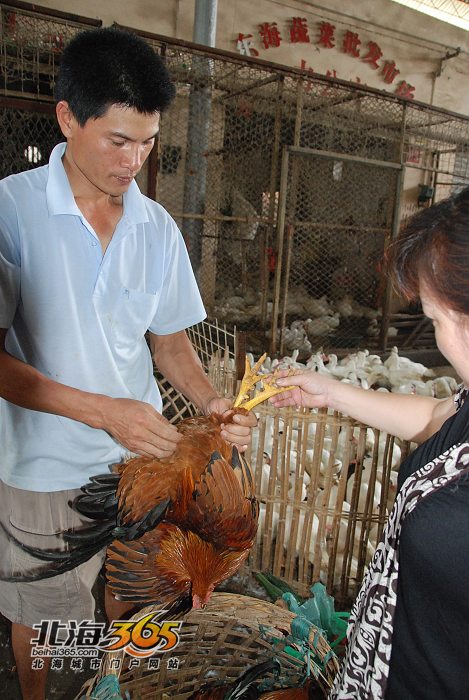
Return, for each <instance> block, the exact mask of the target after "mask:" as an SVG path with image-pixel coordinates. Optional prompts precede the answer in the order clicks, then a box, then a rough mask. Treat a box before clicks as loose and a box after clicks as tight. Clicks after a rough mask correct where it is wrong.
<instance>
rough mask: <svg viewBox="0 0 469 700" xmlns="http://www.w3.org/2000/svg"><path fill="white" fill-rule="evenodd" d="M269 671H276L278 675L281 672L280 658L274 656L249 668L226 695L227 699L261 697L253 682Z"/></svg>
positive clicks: (238, 699) (236, 699)
mask: <svg viewBox="0 0 469 700" xmlns="http://www.w3.org/2000/svg"><path fill="white" fill-rule="evenodd" d="M267 673H274V675H275V676H276V677H278V675H279V673H280V662H279V661H278V659H275V658H272V659H269V660H268V661H264V662H262V663H260V664H257V665H256V666H252V667H251V668H248V670H247V671H246V672H245V673H243V675H242V676H240V677H239V678H238V681H237V683H236V685H235V686H234V688H233V689H232V690H231V691H230V692H229V693H228V694H227V695H226V696H225V700H242V698H244V699H245V700H248V698H253V699H254V698H257V697H260V694H259V692H258V691H257V690H255V691H254V688H253V687H252V684H253V683H254V682H255V681H257V680H259V679H260V678H263V677H264V676H265V675H266V674H267ZM253 691H254V692H253Z"/></svg>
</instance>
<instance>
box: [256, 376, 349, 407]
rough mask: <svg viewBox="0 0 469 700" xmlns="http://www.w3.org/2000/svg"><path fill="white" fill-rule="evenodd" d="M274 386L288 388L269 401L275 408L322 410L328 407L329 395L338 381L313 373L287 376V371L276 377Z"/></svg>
mask: <svg viewBox="0 0 469 700" xmlns="http://www.w3.org/2000/svg"><path fill="white" fill-rule="evenodd" d="M276 384H277V385H278V386H279V387H282V386H285V387H290V388H289V389H285V391H284V392H282V393H281V394H276V395H275V396H273V397H272V398H271V399H269V401H270V403H271V404H272V405H273V406H275V407H276V408H282V407H283V406H298V408H300V407H302V406H304V407H307V408H323V407H324V406H329V405H330V402H331V393H332V392H333V391H334V389H336V387H337V385H338V381H337V380H336V379H332V378H331V377H327V376H324V375H323V374H319V373H318V372H313V371H307V372H303V371H301V370H300V371H298V372H297V373H296V374H289V371H288V370H282V371H280V372H279V373H278V376H276ZM292 386H293V388H291V387H292Z"/></svg>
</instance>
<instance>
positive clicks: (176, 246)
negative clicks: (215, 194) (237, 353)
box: [149, 214, 207, 335]
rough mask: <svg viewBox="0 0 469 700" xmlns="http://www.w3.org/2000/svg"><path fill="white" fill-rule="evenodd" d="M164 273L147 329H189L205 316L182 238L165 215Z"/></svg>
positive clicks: (160, 332) (161, 331)
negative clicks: (155, 305)
mask: <svg viewBox="0 0 469 700" xmlns="http://www.w3.org/2000/svg"><path fill="white" fill-rule="evenodd" d="M165 238H166V242H165V262H164V275H163V280H162V284H161V289H160V297H159V302H158V308H157V311H156V314H155V316H154V318H153V320H152V323H151V324H150V327H149V330H150V331H151V332H152V333H155V334H156V335H168V334H170V333H177V332H178V331H181V330H184V329H185V328H189V327H190V326H192V325H194V324H196V323H199V322H200V321H202V320H203V319H204V318H205V317H206V315H207V314H206V312H205V308H204V305H203V302H202V298H201V296H200V292H199V288H198V285H197V282H196V279H195V276H194V272H193V270H192V265H191V262H190V258H189V254H188V252H187V248H186V245H185V243H184V239H183V237H182V234H181V232H180V231H179V229H178V227H177V225H176V222H175V221H174V220H173V219H172V218H171V217H170V216H169V215H168V214H167V221H166V237H165Z"/></svg>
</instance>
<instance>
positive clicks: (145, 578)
mask: <svg viewBox="0 0 469 700" xmlns="http://www.w3.org/2000/svg"><path fill="white" fill-rule="evenodd" d="M264 359H265V355H264V356H263V357H261V358H260V360H258V362H257V363H256V364H255V365H254V366H253V367H252V368H251V367H250V365H249V362H248V361H246V373H245V376H244V378H243V380H242V382H241V388H240V392H239V395H238V397H237V399H236V400H235V402H234V404H233V407H232V409H231V413H229V414H226V413H225V414H223V416H222V415H219V414H216V413H214V414H211V415H209V416H197V417H194V418H188V419H186V420H182V421H180V423H179V424H178V426H177V428H178V431H179V432H180V433H181V434H182V436H183V438H182V439H181V440H180V441H179V442H178V444H177V447H176V449H175V451H174V453H173V454H172V455H171V456H170V457H166V458H162V459H156V458H148V457H136V458H134V459H131V460H129V461H127V462H125V463H123V464H121V465H118V468H117V472H116V473H111V474H105V475H100V476H96V477H92V479H91V481H90V483H89V484H87V485H86V486H84V487H83V488H82V491H83V494H82V495H80V496H78V497H77V498H76V499H75V501H74V502H73V504H72V507H73V508H74V509H75V510H77V511H78V512H79V513H81V514H82V515H84V516H86V517H88V518H91V519H92V520H94V521H95V522H94V524H93V525H92V526H91V527H88V528H86V529H83V530H79V531H75V532H70V531H69V532H64V533H62V536H63V538H64V540H66V542H67V543H68V545H69V549H68V551H44V550H40V549H37V548H32V547H29V546H27V545H24V544H22V543H21V542H19V541H18V540H16V539H14V542H15V544H17V545H18V546H19V547H21V548H22V549H23V550H25V551H27V552H28V553H30V554H32V555H33V556H35V557H37V558H38V559H41V560H44V561H49V562H50V565H49V566H48V567H47V568H46V569H40V570H39V571H36V572H32V573H31V574H29V575H26V576H11V577H4V580H9V581H34V580H37V579H42V578H47V577H51V576H55V575H57V574H60V573H63V572H65V571H68V570H70V569H73V568H74V567H76V566H78V565H79V564H81V563H82V562H84V561H86V560H87V559H89V558H90V557H92V556H93V555H94V554H95V553H96V552H98V551H99V550H101V549H102V548H103V547H105V546H107V548H108V549H107V554H106V577H107V580H108V583H109V586H110V589H111V591H112V592H113V594H114V595H115V597H116V598H117V599H118V600H125V601H129V602H135V603H136V604H139V605H143V604H149V603H152V604H156V605H158V607H160V608H161V607H169V608H171V609H173V608H174V609H176V610H177V611H178V613H182V612H184V611H188V610H190V609H191V607H194V608H201V607H204V606H205V605H206V603H207V602H208V600H209V599H210V595H211V593H212V591H213V590H214V588H215V586H216V585H217V584H219V583H220V582H221V581H223V580H224V579H226V578H228V577H230V576H232V575H233V574H234V573H235V572H236V571H237V570H238V569H239V567H240V566H241V565H242V563H243V562H244V560H245V559H246V558H247V556H248V554H249V550H250V548H251V546H252V544H253V542H254V538H255V535H256V530H257V519H258V503H257V500H256V498H255V496H254V492H253V481H252V475H251V471H250V468H249V465H248V463H247V461H246V460H245V459H244V457H243V456H242V455H241V454H240V453H239V452H238V450H237V449H236V447H232V446H230V445H229V444H228V443H227V442H225V441H224V440H223V439H222V437H221V435H220V431H221V424H222V423H227V422H229V421H230V419H232V418H233V416H234V415H235V413H237V412H246V411H248V410H250V409H251V408H253V407H254V406H255V405H257V404H258V403H261V402H262V401H265V400H266V399H267V398H269V397H270V396H273V395H275V394H276V393H278V392H279V391H282V390H283V389H279V388H277V387H276V386H275V377H273V376H269V377H268V378H266V377H265V376H263V377H261V375H259V373H258V372H259V370H260V367H261V366H262V363H263V361H264ZM261 379H262V381H263V383H264V390H263V391H262V392H260V393H259V394H258V395H257V396H255V397H254V398H253V399H250V400H249V393H250V391H251V389H252V388H253V387H254V386H255V385H256V383H257V382H258V381H260V380H261ZM12 539H13V538H12Z"/></svg>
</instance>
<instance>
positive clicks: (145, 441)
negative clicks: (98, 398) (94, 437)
mask: <svg viewBox="0 0 469 700" xmlns="http://www.w3.org/2000/svg"><path fill="white" fill-rule="evenodd" d="M102 428H103V430H106V431H107V432H108V433H110V434H111V435H112V437H113V438H115V439H116V440H117V441H118V442H119V443H120V444H121V445H123V446H124V447H125V448H126V449H128V450H130V451H131V452H135V453H136V454H138V455H142V456H143V457H158V458H160V459H161V458H162V457H169V456H171V455H172V453H173V452H174V450H175V449H176V445H177V443H178V442H179V440H180V439H181V435H180V434H179V433H178V431H177V430H176V428H175V427H174V425H171V423H169V422H168V421H167V420H166V418H164V417H163V416H162V415H161V414H160V413H158V411H156V410H155V409H154V408H153V406H151V404H149V403H144V402H143V401H135V400H133V399H109V401H108V402H106V407H105V409H104V412H103V425H102Z"/></svg>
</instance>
